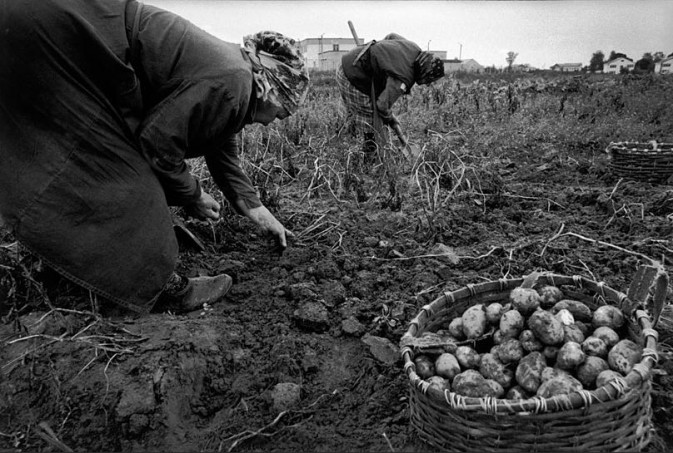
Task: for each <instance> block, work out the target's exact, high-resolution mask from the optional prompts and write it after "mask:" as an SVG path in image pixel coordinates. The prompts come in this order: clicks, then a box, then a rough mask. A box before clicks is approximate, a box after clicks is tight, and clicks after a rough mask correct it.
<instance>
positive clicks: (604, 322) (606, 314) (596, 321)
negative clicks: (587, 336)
mask: <svg viewBox="0 0 673 453" xmlns="http://www.w3.org/2000/svg"><path fill="white" fill-rule="evenodd" d="M591 324H592V325H593V326H594V328H595V329H597V328H599V327H602V326H606V327H609V328H611V329H613V330H617V329H619V328H620V327H621V326H623V325H624V313H622V311H621V310H620V309H619V308H617V307H615V306H612V305H602V306H600V307H598V308H597V309H596V310H594V314H593V317H592V318H591Z"/></svg>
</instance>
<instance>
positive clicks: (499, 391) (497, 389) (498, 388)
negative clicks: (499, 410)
mask: <svg viewBox="0 0 673 453" xmlns="http://www.w3.org/2000/svg"><path fill="white" fill-rule="evenodd" d="M486 383H487V384H488V386H489V387H490V388H491V390H492V391H493V397H494V398H502V397H503V396H505V389H504V388H502V385H500V384H498V382H496V381H494V380H493V379H486Z"/></svg>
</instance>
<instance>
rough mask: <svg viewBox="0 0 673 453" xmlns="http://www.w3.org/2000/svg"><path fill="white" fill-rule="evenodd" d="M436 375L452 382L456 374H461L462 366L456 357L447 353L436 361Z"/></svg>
mask: <svg viewBox="0 0 673 453" xmlns="http://www.w3.org/2000/svg"><path fill="white" fill-rule="evenodd" d="M435 373H436V374H437V376H441V377H443V378H445V379H448V380H449V381H451V380H452V379H453V378H454V377H455V376H456V374H458V373H460V364H459V363H458V359H457V358H456V356H455V355H453V354H449V353H448V352H445V353H444V354H440V355H439V357H437V360H435Z"/></svg>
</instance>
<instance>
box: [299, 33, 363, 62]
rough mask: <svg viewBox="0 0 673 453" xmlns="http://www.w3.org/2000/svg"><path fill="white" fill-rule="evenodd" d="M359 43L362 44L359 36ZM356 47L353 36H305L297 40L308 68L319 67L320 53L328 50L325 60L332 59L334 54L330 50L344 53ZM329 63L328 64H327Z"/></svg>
mask: <svg viewBox="0 0 673 453" xmlns="http://www.w3.org/2000/svg"><path fill="white" fill-rule="evenodd" d="M358 41H360V42H359V44H364V40H363V39H362V38H360V39H359V40H358ZM355 47H357V46H356V45H355V40H354V39H353V38H306V39H302V40H301V41H299V50H301V52H302V54H303V55H304V58H305V59H306V66H307V67H308V68H309V69H321V68H320V61H321V57H320V54H322V53H326V52H329V53H330V55H329V56H326V57H325V58H326V59H327V61H332V59H333V58H334V55H333V54H331V53H332V52H341V54H342V55H343V54H344V53H346V52H348V51H349V50H352V49H353V48H355ZM329 65H331V64H328V66H329Z"/></svg>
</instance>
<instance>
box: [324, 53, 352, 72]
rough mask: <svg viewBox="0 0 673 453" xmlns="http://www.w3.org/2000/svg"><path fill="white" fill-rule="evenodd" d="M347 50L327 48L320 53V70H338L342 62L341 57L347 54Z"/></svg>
mask: <svg viewBox="0 0 673 453" xmlns="http://www.w3.org/2000/svg"><path fill="white" fill-rule="evenodd" d="M347 53H348V51H347V50H327V51H325V52H321V53H320V54H319V55H318V69H319V70H320V71H336V68H338V67H339V65H340V64H341V57H343V56H344V54H347Z"/></svg>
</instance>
